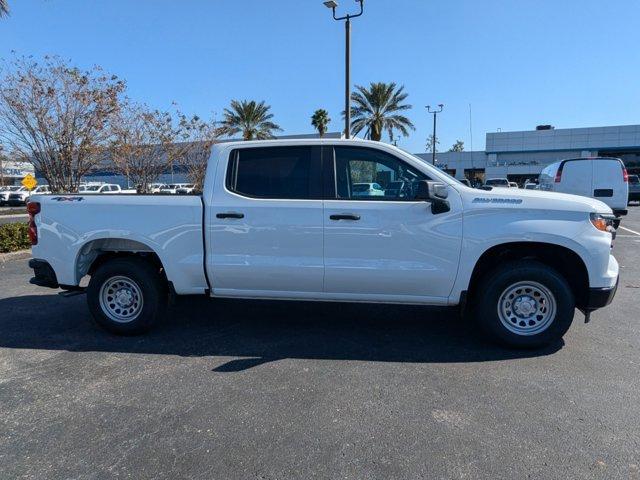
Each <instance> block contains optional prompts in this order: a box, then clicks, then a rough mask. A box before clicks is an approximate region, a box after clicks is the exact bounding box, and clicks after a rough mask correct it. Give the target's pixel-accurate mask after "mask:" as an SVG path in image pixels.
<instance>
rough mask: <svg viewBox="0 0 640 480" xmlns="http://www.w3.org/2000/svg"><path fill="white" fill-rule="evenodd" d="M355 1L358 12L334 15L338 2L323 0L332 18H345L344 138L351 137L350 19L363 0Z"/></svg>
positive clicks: (357, 14)
mask: <svg viewBox="0 0 640 480" xmlns="http://www.w3.org/2000/svg"><path fill="white" fill-rule="evenodd" d="M356 3H359V4H360V12H359V13H356V14H354V15H344V16H342V17H336V7H337V6H338V2H336V1H334V0H329V1H327V2H324V4H325V6H326V7H327V8H330V9H331V11H332V12H333V19H334V20H337V21H340V20H345V22H344V28H345V53H344V65H345V72H344V112H345V113H344V136H345V138H351V134H350V133H349V128H350V124H351V71H350V70H351V65H350V64H351V19H352V18H356V17H359V16H360V15H362V12H363V11H364V5H363V3H364V0H356Z"/></svg>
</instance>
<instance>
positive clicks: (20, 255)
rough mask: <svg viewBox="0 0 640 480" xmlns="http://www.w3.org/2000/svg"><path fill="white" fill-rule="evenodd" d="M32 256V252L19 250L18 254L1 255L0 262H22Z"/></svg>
mask: <svg viewBox="0 0 640 480" xmlns="http://www.w3.org/2000/svg"><path fill="white" fill-rule="evenodd" d="M30 256H31V250H18V251H17V252H8V253H0V262H6V261H9V260H20V259H23V258H29V257H30Z"/></svg>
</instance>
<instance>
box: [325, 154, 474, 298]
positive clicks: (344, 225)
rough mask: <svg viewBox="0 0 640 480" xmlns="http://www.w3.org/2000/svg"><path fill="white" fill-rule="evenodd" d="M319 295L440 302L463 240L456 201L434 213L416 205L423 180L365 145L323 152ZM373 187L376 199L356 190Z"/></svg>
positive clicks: (451, 280) (453, 196)
mask: <svg viewBox="0 0 640 480" xmlns="http://www.w3.org/2000/svg"><path fill="white" fill-rule="evenodd" d="M326 149H329V150H331V152H330V153H329V154H327V153H326V152H325V154H324V155H323V156H324V158H331V161H329V162H325V165H326V166H327V168H326V169H325V176H329V177H330V176H333V182H332V183H333V186H332V187H330V188H329V190H330V191H332V192H331V193H330V195H331V196H333V199H326V200H325V210H324V225H325V228H324V257H325V292H326V293H327V294H329V295H331V296H334V297H335V298H343V299H357V300H367V299H368V300H371V301H401V302H402V301H409V302H410V301H416V302H426V301H428V302H433V303H444V302H446V298H447V297H448V295H449V294H450V292H451V290H452V288H453V283H454V281H455V278H456V272H457V269H458V259H459V255H460V248H461V242H462V217H461V208H460V199H459V197H458V196H457V192H455V190H453V189H450V190H451V194H450V197H451V198H450V203H451V210H450V211H449V212H446V213H439V214H434V213H432V211H431V208H430V204H429V203H428V202H424V201H416V200H414V195H415V193H416V185H417V181H418V180H425V179H426V180H428V178H427V176H426V175H425V174H424V173H422V172H420V171H419V170H418V169H417V168H415V167H412V166H411V165H408V164H407V163H406V162H405V161H403V160H402V159H400V158H398V157H396V156H394V155H391V154H389V153H386V152H382V151H380V150H377V149H372V148H367V147H340V146H336V147H326ZM372 183H376V184H379V185H380V186H381V188H382V192H383V193H382V195H380V194H379V193H378V192H377V191H373V190H369V191H367V192H365V193H364V194H363V193H362V192H360V190H361V189H359V188H354V185H355V186H358V185H362V184H372Z"/></svg>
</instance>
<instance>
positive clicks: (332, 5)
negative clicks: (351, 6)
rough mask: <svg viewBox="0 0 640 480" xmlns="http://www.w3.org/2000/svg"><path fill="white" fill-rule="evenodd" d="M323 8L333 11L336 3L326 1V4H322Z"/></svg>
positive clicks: (331, 0) (330, 0)
mask: <svg viewBox="0 0 640 480" xmlns="http://www.w3.org/2000/svg"><path fill="white" fill-rule="evenodd" d="M323 3H324V6H325V7H327V8H331V9H334V8H336V7H337V6H338V2H335V1H334V0H328V1H327V2H323Z"/></svg>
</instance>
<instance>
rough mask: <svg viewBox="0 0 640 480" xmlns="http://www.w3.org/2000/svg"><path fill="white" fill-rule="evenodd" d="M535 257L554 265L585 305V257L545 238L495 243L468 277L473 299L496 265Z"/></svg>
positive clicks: (551, 266)
mask: <svg viewBox="0 0 640 480" xmlns="http://www.w3.org/2000/svg"><path fill="white" fill-rule="evenodd" d="M527 259H531V260H535V261H537V262H540V263H543V264H545V265H547V266H549V267H550V268H553V269H555V270H556V271H558V273H560V274H561V275H562V276H563V277H564V278H565V280H567V282H568V283H569V286H570V287H571V290H572V292H573V294H574V297H575V299H576V305H577V306H578V307H580V306H583V305H584V304H585V302H586V300H587V295H588V291H589V272H588V269H587V266H586V264H585V262H584V261H583V259H582V257H581V256H580V255H579V254H578V253H576V252H575V251H574V250H571V249H570V248H568V247H565V246H562V245H558V244H554V243H545V242H508V243H501V244H498V245H494V246H492V247H490V248H488V249H487V250H485V251H484V252H483V253H482V255H481V256H480V257H479V258H478V261H477V262H476V264H475V266H474V268H473V272H472V274H471V279H470V281H469V289H468V296H469V299H470V300H472V299H473V298H474V295H475V294H476V293H477V292H478V291H479V285H480V284H481V281H482V278H483V277H484V276H485V275H486V274H487V273H489V272H490V271H491V270H493V269H494V268H496V266H497V265H499V264H501V263H504V262H508V261H516V260H527Z"/></svg>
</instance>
